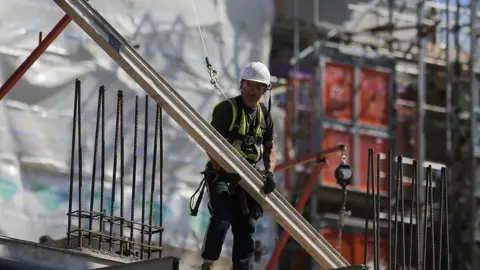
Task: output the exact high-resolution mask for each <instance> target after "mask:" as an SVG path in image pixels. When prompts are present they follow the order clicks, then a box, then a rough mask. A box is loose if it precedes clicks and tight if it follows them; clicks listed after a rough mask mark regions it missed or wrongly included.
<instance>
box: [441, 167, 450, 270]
mask: <svg viewBox="0 0 480 270" xmlns="http://www.w3.org/2000/svg"><path fill="white" fill-rule="evenodd" d="M442 171H443V178H442V182H443V185H444V199H445V202H444V205H445V207H444V209H443V210H444V216H445V221H446V222H445V232H446V234H445V247H446V248H445V256H446V265H447V270H450V226H449V225H448V224H449V222H448V220H449V218H448V217H449V213H448V180H449V179H448V177H447V175H448V172H447V168H442Z"/></svg>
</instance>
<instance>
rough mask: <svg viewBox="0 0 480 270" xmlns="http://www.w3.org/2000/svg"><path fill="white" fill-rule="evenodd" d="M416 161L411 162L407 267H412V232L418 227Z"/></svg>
mask: <svg viewBox="0 0 480 270" xmlns="http://www.w3.org/2000/svg"><path fill="white" fill-rule="evenodd" d="M416 166H417V162H416V161H415V160H414V161H413V164H412V180H411V184H412V186H411V198H412V199H411V204H410V222H409V233H410V235H409V236H410V240H409V248H408V269H412V261H413V248H414V245H413V243H414V234H415V232H416V229H417V227H418V217H417V215H416V207H415V206H416V204H415V202H416V201H417V200H418V198H417V195H416V190H417V187H416V185H417V169H416ZM414 216H415V227H414V224H413V218H414Z"/></svg>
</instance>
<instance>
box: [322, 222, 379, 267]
mask: <svg viewBox="0 0 480 270" xmlns="http://www.w3.org/2000/svg"><path fill="white" fill-rule="evenodd" d="M320 233H321V234H322V235H323V237H325V240H327V241H328V242H329V243H330V244H331V245H332V246H333V247H335V248H337V250H338V231H337V230H332V229H329V228H324V229H321V230H320ZM364 239H365V238H364V236H363V235H360V234H355V233H350V232H345V231H344V232H342V241H341V244H342V246H341V250H340V253H341V254H342V256H343V257H344V258H345V259H346V260H347V261H348V262H350V264H352V265H360V264H364V250H365V243H364ZM373 240H374V239H373V236H371V237H369V241H368V242H369V243H368V251H367V265H368V266H372V265H370V263H372V264H373V258H374V249H373V247H374V245H373V244H374V241H373ZM379 242H380V248H379V250H380V254H379V255H380V256H379V257H380V260H379V261H380V265H381V268H380V269H386V268H382V267H386V265H387V264H388V239H385V238H383V239H380V241H379Z"/></svg>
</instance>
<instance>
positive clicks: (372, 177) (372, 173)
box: [368, 148, 378, 270]
mask: <svg viewBox="0 0 480 270" xmlns="http://www.w3.org/2000/svg"><path fill="white" fill-rule="evenodd" d="M374 161H375V160H374V155H373V149H372V148H370V149H368V170H370V178H369V179H368V181H369V182H370V184H371V186H370V187H371V192H372V194H370V196H371V197H372V204H371V207H372V210H373V218H372V224H373V226H372V231H373V265H374V270H376V261H377V255H378V254H377V233H376V232H377V211H376V208H377V198H376V197H375V188H376V185H375V170H374V167H373V164H374Z"/></svg>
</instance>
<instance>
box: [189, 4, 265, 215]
mask: <svg viewBox="0 0 480 270" xmlns="http://www.w3.org/2000/svg"><path fill="white" fill-rule="evenodd" d="M191 1H192V6H193V12H194V14H195V18H196V20H197V26H198V31H199V33H200V38H201V40H202V45H203V49H204V53H205V62H206V65H207V70H208V74H209V76H210V83H211V84H212V85H213V86H214V88H215V89H217V90H218V91H219V92H220V94H221V95H222V96H223V97H224V100H222V101H221V102H220V103H222V102H224V101H228V102H230V104H232V110H233V117H232V122H231V124H230V128H229V136H228V138H227V139H228V141H229V142H230V143H231V144H232V145H233V147H234V148H235V149H236V150H237V151H238V152H239V153H240V154H241V155H242V156H243V157H244V158H245V159H246V160H247V161H249V162H250V163H252V164H255V163H257V162H258V161H259V160H260V159H261V158H262V150H263V149H262V143H263V129H264V128H265V117H264V115H265V114H266V115H270V109H271V107H272V95H271V93H269V100H268V111H267V112H266V113H265V112H264V111H263V107H262V106H261V105H260V103H258V105H257V117H256V120H255V122H256V128H255V129H254V132H247V118H246V115H245V111H244V110H243V108H241V114H239V113H238V111H239V107H240V106H237V105H238V104H237V103H236V100H235V98H227V96H226V95H225V93H224V92H223V91H222V89H221V87H220V85H219V84H218V72H217V71H216V70H215V69H214V68H213V66H212V65H211V64H210V61H209V59H208V54H207V47H206V45H205V41H204V39H203V34H202V29H201V27H200V21H199V20H198V15H197V9H196V6H195V1H194V0H191ZM271 90H272V86H271V84H269V85H268V91H269V92H270V91H271ZM220 103H218V104H217V106H218V105H219V104H220ZM249 130H252V129H249ZM247 133H248V134H247ZM211 173H212V172H209V171H208V168H205V170H204V171H203V172H201V174H203V179H202V181H201V182H200V184H199V185H198V187H197V190H196V191H195V192H194V193H193V195H192V197H190V215H191V216H196V215H197V213H198V209H199V208H200V203H201V201H202V198H203V193H204V190H205V187H206V179H208V178H209V177H211ZM198 192H200V194H199V196H198V199H197V202H196V204H195V206H194V207H192V202H193V198H194V197H195V195H196V194H197V193H198ZM243 197H244V196H243Z"/></svg>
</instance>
